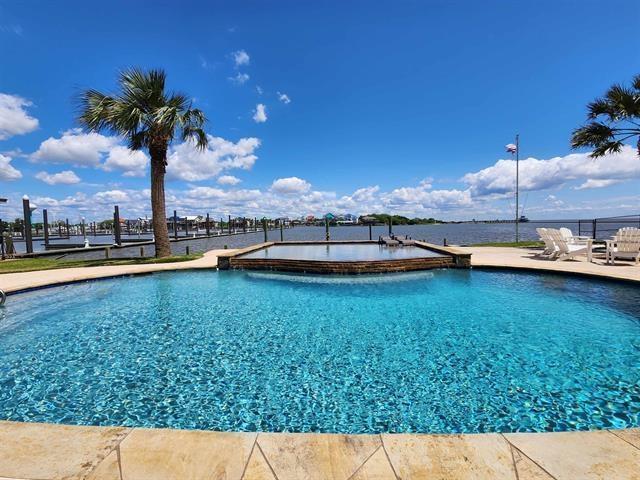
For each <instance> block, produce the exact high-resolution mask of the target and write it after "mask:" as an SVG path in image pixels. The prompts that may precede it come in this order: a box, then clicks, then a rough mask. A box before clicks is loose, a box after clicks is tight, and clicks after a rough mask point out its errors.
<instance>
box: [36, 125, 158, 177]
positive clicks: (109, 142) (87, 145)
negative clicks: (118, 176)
mask: <svg viewBox="0 0 640 480" xmlns="http://www.w3.org/2000/svg"><path fill="white" fill-rule="evenodd" d="M120 143H121V139H120V138H118V137H108V136H105V135H101V134H99V133H94V132H90V133H83V132H82V130H80V129H72V130H67V131H66V132H63V134H62V136H61V137H60V138H54V137H50V138H48V139H47V140H45V141H44V142H42V143H41V144H40V147H39V148H38V150H37V151H36V152H34V153H32V154H31V155H30V156H29V160H30V161H31V162H34V163H53V164H70V165H73V166H75V167H93V168H101V169H103V170H105V171H107V172H111V171H114V170H119V171H122V172H123V175H124V176H125V177H142V176H144V175H145V173H146V168H147V165H148V163H149V159H148V157H147V156H146V155H145V154H144V152H142V151H132V150H130V149H128V148H127V147H125V146H123V145H121V144H120Z"/></svg>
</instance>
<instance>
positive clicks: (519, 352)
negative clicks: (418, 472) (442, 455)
mask: <svg viewBox="0 0 640 480" xmlns="http://www.w3.org/2000/svg"><path fill="white" fill-rule="evenodd" d="M0 419H10V420H24V421H46V422H59V423H71V424H90V425H114V424H118V425H131V426H147V427H175V428H200V429H215V430H234V431H256V430H259V431H296V432H300V431H321V432H354V433H363V432H368V433H372V432H496V431H498V432H515V431H563V430H577V429H593V428H622V427H634V426H635V427H637V426H640V289H638V288H637V287H634V286H629V285H623V284H614V283H598V282H595V281H590V280H586V279H578V278H571V277H561V276H550V275H533V274H525V273H510V272H497V271H496V272H489V271H479V270H473V271H468V270H436V271H430V272H421V273H411V274H406V273H405V274H393V275H389V274H387V275H383V276H359V277H347V276H342V277H331V276H320V277H314V276H297V275H285V274H276V273H259V272H255V273H251V272H234V271H229V272H215V271H199V272H182V273H163V274H156V275H150V276H142V277H133V278H126V279H114V280H104V281H99V282H89V283H84V284H76V285H69V286H65V287H59V288H52V289H47V290H39V291H34V292H30V293H25V294H20V295H15V296H10V297H9V299H8V301H7V305H6V307H5V308H4V309H0Z"/></svg>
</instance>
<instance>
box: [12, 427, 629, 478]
mask: <svg viewBox="0 0 640 480" xmlns="http://www.w3.org/2000/svg"><path fill="white" fill-rule="evenodd" d="M638 471H640V429H627V430H597V431H582V432H559V433H504V434H503V433H486V434H369V435H366V434H363V435H348V434H324V433H265V432H251V433H243V432H217V431H202V430H177V429H144V428H129V427H87V426H70V425H55V424H40V423H22V422H9V421H0V478H3V479H11V480H13V479H34V478H37V479H40V480H53V479H59V478H78V479H79V478H86V479H93V480H98V479H100V480H124V479H138V478H140V479H142V478H192V479H200V478H202V479H204V478H207V479H210V478H225V479H237V480H241V479H244V480H253V479H269V480H278V479H284V478H305V479H325V478H326V479H329V478H331V479H352V480H365V479H372V478H375V479H387V478H388V479H399V478H452V479H454V478H456V479H457V478H487V479H512V480H516V479H525V478H537V479H555V478H616V479H625V478H629V479H631V478H638V477H637V476H636V475H637V472H638Z"/></svg>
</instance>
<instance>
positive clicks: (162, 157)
mask: <svg viewBox="0 0 640 480" xmlns="http://www.w3.org/2000/svg"><path fill="white" fill-rule="evenodd" d="M149 155H150V156H151V214H152V216H153V235H154V237H155V247H156V258H162V257H169V256H171V244H170V243H169V231H168V230H167V214H166V209H165V205H164V174H165V171H166V163H167V162H166V158H167V146H166V144H164V145H162V144H161V145H151V146H150V147H149Z"/></svg>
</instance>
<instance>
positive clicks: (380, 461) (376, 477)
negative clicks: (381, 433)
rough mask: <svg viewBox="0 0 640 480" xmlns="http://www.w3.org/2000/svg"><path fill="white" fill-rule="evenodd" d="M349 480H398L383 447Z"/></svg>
mask: <svg viewBox="0 0 640 480" xmlns="http://www.w3.org/2000/svg"><path fill="white" fill-rule="evenodd" d="M349 480H396V474H395V472H394V471H393V468H391V464H390V463H389V459H388V458H387V454H386V453H385V451H384V448H382V445H381V446H380V447H378V449H377V450H376V451H375V453H374V454H373V455H371V457H369V458H368V459H367V461H366V462H364V465H362V466H361V467H360V468H359V469H358V471H357V472H356V473H355V474H354V475H353V476H352V477H351V478H350V479H349Z"/></svg>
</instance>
